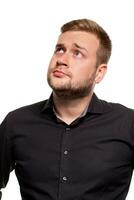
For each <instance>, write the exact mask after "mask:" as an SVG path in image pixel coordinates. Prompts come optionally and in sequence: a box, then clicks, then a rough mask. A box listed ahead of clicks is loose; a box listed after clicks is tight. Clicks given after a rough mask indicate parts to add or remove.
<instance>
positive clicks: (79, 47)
mask: <svg viewBox="0 0 134 200" xmlns="http://www.w3.org/2000/svg"><path fill="white" fill-rule="evenodd" d="M73 45H74V46H75V47H77V48H78V49H83V50H85V51H86V52H87V49H86V48H84V47H82V46H80V45H78V44H77V43H74V44H73Z"/></svg>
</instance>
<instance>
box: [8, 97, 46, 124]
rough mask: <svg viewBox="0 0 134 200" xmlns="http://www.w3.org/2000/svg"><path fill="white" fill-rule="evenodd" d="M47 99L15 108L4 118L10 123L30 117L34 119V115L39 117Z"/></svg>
mask: <svg viewBox="0 0 134 200" xmlns="http://www.w3.org/2000/svg"><path fill="white" fill-rule="evenodd" d="M46 102H47V99H46V100H43V101H39V102H36V103H33V104H29V105H25V106H22V107H20V108H17V109H15V110H12V111H10V112H9V113H8V114H7V116H6V118H7V119H9V120H10V121H14V120H15V121H16V120H19V119H24V118H25V119H28V118H31V117H34V116H36V115H39V114H40V113H41V111H42V109H43V107H44V105H45V104H46Z"/></svg>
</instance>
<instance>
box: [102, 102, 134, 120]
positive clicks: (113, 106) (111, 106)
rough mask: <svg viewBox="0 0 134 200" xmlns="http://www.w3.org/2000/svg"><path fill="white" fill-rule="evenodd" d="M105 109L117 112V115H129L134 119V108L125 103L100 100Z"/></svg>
mask: <svg viewBox="0 0 134 200" xmlns="http://www.w3.org/2000/svg"><path fill="white" fill-rule="evenodd" d="M100 101H101V103H102V105H103V107H104V109H105V110H108V111H109V112H113V113H116V114H117V115H121V116H124V117H125V118H127V117H129V119H130V118H132V119H133V120H134V109H133V108H129V107H127V106H125V105H123V104H120V103H115V102H108V101H105V100H102V99H101V100H100Z"/></svg>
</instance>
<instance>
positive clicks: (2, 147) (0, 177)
mask: <svg viewBox="0 0 134 200" xmlns="http://www.w3.org/2000/svg"><path fill="white" fill-rule="evenodd" d="M9 129H10V127H9V124H8V115H7V116H6V117H5V119H4V120H3V122H2V123H1V125H0V199H1V198H2V192H1V189H2V188H4V187H6V185H7V182H8V179H9V175H10V172H11V171H12V170H13V169H14V161H13V153H12V144H11V140H10V137H9V133H10V130H9Z"/></svg>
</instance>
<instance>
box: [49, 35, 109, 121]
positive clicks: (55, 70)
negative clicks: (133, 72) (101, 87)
mask: <svg viewBox="0 0 134 200" xmlns="http://www.w3.org/2000/svg"><path fill="white" fill-rule="evenodd" d="M98 48H99V40H98V38H97V37H96V36H95V35H93V34H91V33H88V32H85V31H67V32H65V33H63V34H61V35H60V36H59V38H58V41H57V44H56V47H55V51H54V54H53V56H52V58H51V61H50V64H49V67H48V73H47V80H48V84H49V85H50V87H51V88H52V89H53V100H54V106H55V110H56V113H57V116H58V117H59V118H61V119H62V120H63V121H65V122H66V123H67V124H70V123H71V122H72V121H73V120H74V119H76V118H77V117H78V116H79V115H80V114H81V113H82V112H83V110H84V109H85V107H86V106H87V105H88V104H89V103H90V100H91V97H92V95H93V89H94V87H95V84H96V83H100V82H101V80H102V79H103V77H104V75H105V73H106V70H107V65H106V64H105V63H104V64H101V65H99V66H97V67H96V63H97V58H96V52H97V50H98Z"/></svg>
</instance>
